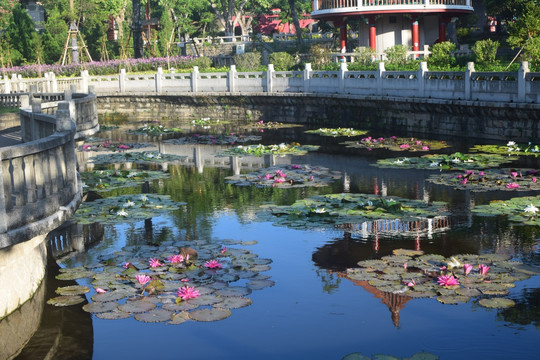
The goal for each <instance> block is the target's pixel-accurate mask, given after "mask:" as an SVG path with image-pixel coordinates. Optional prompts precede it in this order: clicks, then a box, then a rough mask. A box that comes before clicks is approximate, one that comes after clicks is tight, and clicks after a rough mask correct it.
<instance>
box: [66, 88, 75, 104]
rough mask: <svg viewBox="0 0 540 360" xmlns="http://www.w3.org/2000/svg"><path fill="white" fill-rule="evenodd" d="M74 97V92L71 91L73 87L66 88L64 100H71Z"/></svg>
mask: <svg viewBox="0 0 540 360" xmlns="http://www.w3.org/2000/svg"><path fill="white" fill-rule="evenodd" d="M72 98H73V94H72V93H71V89H66V90H64V100H65V101H69V100H71V99H72Z"/></svg>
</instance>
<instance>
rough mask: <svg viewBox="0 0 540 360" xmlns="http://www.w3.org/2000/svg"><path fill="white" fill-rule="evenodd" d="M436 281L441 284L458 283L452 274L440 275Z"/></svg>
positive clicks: (453, 284)
mask: <svg viewBox="0 0 540 360" xmlns="http://www.w3.org/2000/svg"><path fill="white" fill-rule="evenodd" d="M437 283H439V285H441V286H455V285H459V281H458V279H456V278H455V277H454V276H453V275H449V276H448V275H441V276H439V277H438V278H437Z"/></svg>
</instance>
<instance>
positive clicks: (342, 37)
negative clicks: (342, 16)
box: [339, 22, 347, 53]
mask: <svg viewBox="0 0 540 360" xmlns="http://www.w3.org/2000/svg"><path fill="white" fill-rule="evenodd" d="M339 50H340V52H342V53H344V52H347V24H346V23H344V22H343V23H341V25H340V26H339Z"/></svg>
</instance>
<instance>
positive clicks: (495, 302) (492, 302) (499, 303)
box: [478, 298, 516, 309]
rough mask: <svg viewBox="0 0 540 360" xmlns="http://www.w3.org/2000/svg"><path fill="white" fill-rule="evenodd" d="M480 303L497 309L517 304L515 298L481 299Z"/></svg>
mask: <svg viewBox="0 0 540 360" xmlns="http://www.w3.org/2000/svg"><path fill="white" fill-rule="evenodd" d="M478 303H479V304H480V305H482V306H483V307H487V308H495V309H505V308H509V307H512V306H514V305H516V303H515V302H514V301H513V300H511V299H506V298H491V299H481V300H480V301H478Z"/></svg>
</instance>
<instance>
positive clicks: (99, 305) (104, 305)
mask: <svg viewBox="0 0 540 360" xmlns="http://www.w3.org/2000/svg"><path fill="white" fill-rule="evenodd" d="M117 307H118V304H117V303H115V302H112V301H109V302H100V301H97V302H91V303H88V304H86V305H84V306H83V310H84V311H86V312H89V313H92V314H97V313H104V312H111V311H114V310H115V309H116V308H117Z"/></svg>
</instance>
